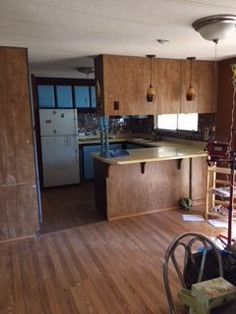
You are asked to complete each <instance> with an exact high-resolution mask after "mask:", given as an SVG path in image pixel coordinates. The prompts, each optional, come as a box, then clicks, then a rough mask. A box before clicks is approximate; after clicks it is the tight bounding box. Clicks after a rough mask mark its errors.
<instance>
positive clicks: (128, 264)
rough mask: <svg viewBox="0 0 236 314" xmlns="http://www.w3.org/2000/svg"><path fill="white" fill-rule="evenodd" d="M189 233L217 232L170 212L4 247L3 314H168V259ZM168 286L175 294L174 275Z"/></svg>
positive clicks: (0, 249)
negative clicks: (176, 241) (169, 250)
mask: <svg viewBox="0 0 236 314" xmlns="http://www.w3.org/2000/svg"><path fill="white" fill-rule="evenodd" d="M186 231H196V232H202V233H205V234H207V235H216V234H218V232H219V229H216V228H213V227H211V226H210V225H209V224H208V223H206V222H204V223H187V222H183V221H182V217H181V213H180V212H178V211H170V212H162V213H158V214H152V215H146V216H140V217H133V218H127V219H122V220H117V221H113V222H110V223H108V222H106V221H102V222H96V223H93V224H87V225H84V226H80V227H76V228H72V229H67V230H64V231H57V232H52V233H48V234H44V235H41V236H39V238H36V239H25V240H22V241H16V242H11V243H5V244H1V246H0V256H1V258H0V313H1V314H5V313H11V314H15V313H17V314H51V313H53V314H77V313H82V314H93V313H98V314H111V313H112V314H116V313H117V314H123V313H132V314H142V313H157V314H158V313H160V314H161V313H163V314H164V313H168V310H167V303H166V298H165V292H164V287H163V280H162V263H163V257H164V254H165V251H166V248H167V246H168V245H169V243H170V241H172V239H173V238H174V237H175V236H176V235H179V234H180V233H182V232H186ZM171 280H172V284H173V287H174V290H176V289H177V281H176V278H175V276H174V275H173V273H171Z"/></svg>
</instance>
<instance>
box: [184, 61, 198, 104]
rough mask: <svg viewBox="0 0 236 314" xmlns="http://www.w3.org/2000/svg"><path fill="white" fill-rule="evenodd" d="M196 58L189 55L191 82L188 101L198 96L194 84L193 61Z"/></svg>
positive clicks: (187, 94) (187, 95)
mask: <svg viewBox="0 0 236 314" xmlns="http://www.w3.org/2000/svg"><path fill="white" fill-rule="evenodd" d="M195 59H196V57H188V58H187V60H189V61H190V83H189V87H188V89H187V92H186V99H187V101H194V100H195V98H196V92H195V89H194V88H193V86H192V76H193V61H194V60H195Z"/></svg>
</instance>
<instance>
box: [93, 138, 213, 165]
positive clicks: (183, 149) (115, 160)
mask: <svg viewBox="0 0 236 314" xmlns="http://www.w3.org/2000/svg"><path fill="white" fill-rule="evenodd" d="M126 141H131V139H126ZM132 142H133V143H140V144H145V145H147V148H138V149H130V150H128V152H129V155H127V156H121V157H110V158H105V157H101V156H100V155H99V154H92V156H93V158H96V159H98V160H101V161H103V162H105V163H107V164H111V165H126V164H134V163H140V162H152V161H161V160H172V159H184V158H196V157H206V156H207V153H206V152H204V150H203V149H204V144H199V143H191V142H189V143H185V144H184V143H176V142H166V141H160V142H153V141H150V140H142V139H132Z"/></svg>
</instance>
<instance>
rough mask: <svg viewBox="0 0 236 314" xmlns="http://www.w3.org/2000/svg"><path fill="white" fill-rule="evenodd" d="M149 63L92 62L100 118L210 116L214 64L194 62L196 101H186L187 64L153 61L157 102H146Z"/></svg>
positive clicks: (131, 60)
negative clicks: (206, 114) (194, 114)
mask: <svg viewBox="0 0 236 314" xmlns="http://www.w3.org/2000/svg"><path fill="white" fill-rule="evenodd" d="M149 77H150V67H149V60H148V59H147V58H144V57H127V56H114V55H100V56H98V57H97V58H96V59H95V80H96V90H97V108H98V112H99V113H100V114H103V115H110V116H114V115H154V114H164V113H179V112H183V113H185V112H186V113H190V112H200V113H210V112H215V111H216V106H215V79H214V78H215V67H214V63H213V62H205V61H194V65H193V85H194V87H195V90H196V93H197V97H196V99H195V101H194V102H187V101H186V97H185V94H186V91H187V88H188V86H189V80H190V65H189V62H188V61H181V60H171V59H153V65H152V78H153V86H154V87H155V89H156V94H157V97H156V100H155V101H154V102H147V100H146V92H147V89H148V86H149V83H150V82H149Z"/></svg>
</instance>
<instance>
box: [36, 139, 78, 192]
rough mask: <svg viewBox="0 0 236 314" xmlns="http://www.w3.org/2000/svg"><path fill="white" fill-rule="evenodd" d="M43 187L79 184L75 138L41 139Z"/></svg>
mask: <svg viewBox="0 0 236 314" xmlns="http://www.w3.org/2000/svg"><path fill="white" fill-rule="evenodd" d="M41 147H42V161H43V183H44V187H51V186H59V185H67V184H76V183H79V182H80V172H79V152H78V138H77V136H54V137H42V138H41Z"/></svg>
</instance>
